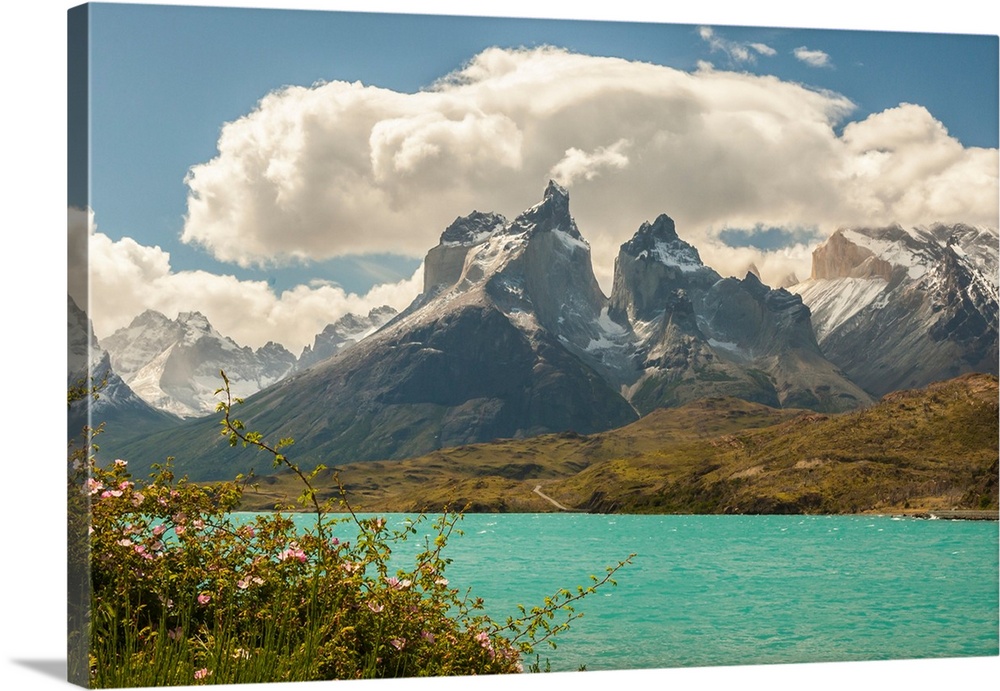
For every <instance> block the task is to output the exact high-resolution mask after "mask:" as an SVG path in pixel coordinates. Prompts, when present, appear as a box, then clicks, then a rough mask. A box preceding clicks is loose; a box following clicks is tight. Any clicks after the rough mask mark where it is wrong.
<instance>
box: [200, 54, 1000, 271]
mask: <svg viewBox="0 0 1000 691" xmlns="http://www.w3.org/2000/svg"><path fill="white" fill-rule="evenodd" d="M853 110H854V104H853V103H851V101H850V100H849V99H847V98H846V97H844V96H842V95H839V94H835V93H830V92H825V91H818V90H814V89H810V88H808V87H806V86H803V85H800V84H795V83H790V82H785V81H782V80H780V79H777V78H775V77H771V76H756V75H751V74H746V73H739V72H731V71H721V70H715V69H713V68H712V67H711V66H710V65H702V66H701V67H700V68H699V69H698V70H697V71H695V72H684V71H680V70H676V69H671V68H668V67H662V66H658V65H652V64H646V63H638V62H629V61H626V60H622V59H617V58H605V57H592V56H587V55H579V54H573V53H569V52H567V51H565V50H561V49H556V48H551V47H545V48H537V49H520V50H507V49H499V48H493V49H489V50H486V51H484V52H482V53H480V54H479V55H477V56H475V57H474V58H473V59H472V60H471V61H470V62H469V63H468V64H467V65H465V66H464V67H463V68H462V69H460V70H458V71H456V72H454V73H452V74H450V75H447V76H446V77H444V78H442V79H441V80H440V81H439V82H438V83H436V84H435V85H433V86H432V87H431V88H429V89H427V90H425V91H421V92H419V93H413V94H407V93H397V92H394V91H389V90H386V89H381V88H377V87H374V86H365V85H362V84H360V83H345V82H331V83H324V84H318V85H315V86H313V87H310V88H305V87H288V88H285V89H282V90H280V91H276V92H274V93H271V94H269V95H268V96H266V97H265V98H264V99H262V100H261V101H260V103H259V105H258V107H257V109H256V110H254V111H253V112H252V113H249V114H248V115H246V116H245V117H243V118H240V119H239V120H237V121H235V122H231V123H228V124H226V125H225V126H224V128H223V130H222V134H221V137H220V139H219V145H218V148H219V153H218V156H217V157H216V158H214V159H212V160H211V161H208V162H207V163H204V164H202V165H197V166H194V167H193V168H192V169H191V170H190V173H189V175H188V179H187V184H188V186H189V190H190V192H189V197H188V217H187V220H186V225H185V228H184V232H183V239H184V241H185V242H189V243H196V244H198V245H201V246H203V247H205V248H207V249H208V250H209V251H211V252H212V253H213V254H214V255H215V256H216V257H217V258H219V259H221V260H224V261H230V262H236V263H238V264H241V265H252V264H267V263H269V262H275V261H283V260H288V259H293V258H307V257H312V258H328V257H333V256H338V255H349V254H359V253H366V252H375V251H379V252H384V251H392V252H397V253H402V254H407V255H411V256H422V255H423V254H424V253H425V252H426V250H427V249H428V248H429V247H431V246H433V245H434V244H435V243H436V241H437V237H438V235H439V234H440V232H441V230H442V229H443V228H444V227H445V226H446V225H447V224H448V223H449V222H451V221H452V220H453V219H454V218H455V217H456V216H458V215H464V214H466V213H468V212H470V211H472V210H473V209H479V210H484V211H485V210H493V211H499V212H502V213H504V214H507V215H510V214H516V213H517V212H519V211H520V210H522V209H523V208H525V207H527V206H529V205H530V204H533V203H534V202H535V201H537V199H538V197H539V195H540V192H541V190H542V188H543V187H544V185H545V183H546V181H547V179H548V178H550V177H554V178H557V179H560V180H561V181H562V182H564V183H567V184H570V185H571V194H572V208H573V212H574V215H575V217H576V219H577V222H578V224H579V226H580V229H581V232H583V234H584V235H585V236H586V237H587V238H588V240H589V241H590V242H591V244H592V246H593V248H594V258H595V264H596V266H595V268H596V271H597V274H598V277H599V279H600V280H601V282H602V285H605V286H608V285H609V284H610V275H611V271H612V266H613V260H614V255H615V254H616V253H617V247H618V245H619V244H620V243H622V242H623V241H625V240H627V239H628V238H629V237H630V236H631V235H632V233H633V232H634V231H635V230H636V228H638V226H639V225H640V224H641V223H642V222H643V221H645V220H649V219H652V218H654V217H655V216H656V215H658V214H659V213H667V214H669V215H671V216H672V217H673V218H674V219H675V220H676V221H677V226H678V229H679V232H680V233H681V235H682V236H683V237H685V238H686V239H689V240H691V241H693V242H695V243H696V244H697V245H699V247H700V248H702V252H703V255H705V257H706V259H707V260H710V261H714V262H715V263H716V268H717V269H719V270H720V271H722V272H724V273H725V272H726V271H729V270H731V271H733V272H736V271H738V270H740V268H741V266H739V265H738V264H740V263H742V262H744V260H745V259H746V258H745V257H743V256H742V254H744V253H734V252H730V251H729V250H727V249H726V248H724V247H723V246H722V245H721V244H720V243H719V242H718V240H717V237H718V233H719V232H721V231H722V230H724V229H726V228H733V227H735V228H753V227H755V226H758V227H760V226H763V227H779V228H786V227H787V228H804V227H805V228H814V229H816V230H817V231H818V232H819V233H821V234H822V233H825V232H830V231H832V230H833V229H834V228H836V227H837V226H838V225H843V224H849V223H887V222H892V221H898V222H901V223H915V224H918V223H931V222H934V221H956V220H961V221H965V222H970V223H984V224H995V223H996V218H997V194H996V191H997V173H996V171H997V151H996V150H995V149H990V150H983V149H972V148H964V147H963V146H962V145H961V143H960V142H958V141H957V140H955V139H954V138H952V137H950V136H949V135H948V133H947V131H946V130H945V129H944V127H943V126H942V125H941V124H940V123H939V122H937V121H936V120H935V119H934V118H933V116H932V115H931V114H930V113H929V112H927V110H926V109H924V108H922V107H920V106H916V105H909V104H901V105H900V106H899V107H898V108H894V109H891V110H889V111H886V112H883V113H878V114H875V115H872V116H871V117H869V118H868V119H866V120H864V121H861V122H853V123H850V124H849V125H847V126H846V128H844V131H843V132H842V134H838V128H839V127H840V126H841V125H842V124H843V123H844V122H845V121H846V118H847V117H848V116H849V114H850V113H851V112H852V111H853ZM756 258H757V260H758V261H759V262H761V263H763V264H765V265H770V264H773V265H774V268H773V269H769V270H765V267H764V266H761V267H760V268H761V270H762V271H765V274H766V273H767V272H768V271H770V273H772V274H774V273H776V272H778V271H780V272H782V273H785V272H786V270H787V269H788V268H790V267H798V269H799V271H805V272H808V248H806V247H805V246H801V247H798V248H787V249H786V250H783V251H782V252H778V253H776V254H770V255H763V256H762V255H759V253H758V256H757V257H756ZM778 265H780V268H779V266H778ZM744 266H745V264H744ZM766 277H767V276H765V278H766ZM772 277H773V276H772Z"/></svg>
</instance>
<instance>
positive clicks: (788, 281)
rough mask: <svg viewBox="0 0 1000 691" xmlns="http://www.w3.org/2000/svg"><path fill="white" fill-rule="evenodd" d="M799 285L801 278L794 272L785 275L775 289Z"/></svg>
mask: <svg viewBox="0 0 1000 691" xmlns="http://www.w3.org/2000/svg"><path fill="white" fill-rule="evenodd" d="M797 283H799V277H798V276H797V275H796V274H795V272H794V271H792V272H790V273H787V274H785V276H784V277H783V278H782V279H781V280H779V281H778V282H777V284H775V286H774V287H775V288H791V287H792V286H793V285H796V284H797Z"/></svg>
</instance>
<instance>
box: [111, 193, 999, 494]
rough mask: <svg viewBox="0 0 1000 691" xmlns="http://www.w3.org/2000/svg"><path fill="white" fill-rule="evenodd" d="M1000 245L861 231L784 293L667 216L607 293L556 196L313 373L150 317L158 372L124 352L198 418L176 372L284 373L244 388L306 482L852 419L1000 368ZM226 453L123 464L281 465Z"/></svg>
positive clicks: (174, 444) (219, 474)
mask: <svg viewBox="0 0 1000 691" xmlns="http://www.w3.org/2000/svg"><path fill="white" fill-rule="evenodd" d="M996 237H997V236H996V231H994V230H991V229H976V228H970V227H967V226H952V227H948V228H946V227H943V226H932V227H930V228H928V229H913V230H903V229H902V228H899V227H892V228H889V229H850V230H848V229H844V230H841V231H838V232H837V233H835V234H834V235H833V236H832V237H831V238H830V239H829V240H828V241H827V242H826V243H824V245H822V246H821V247H819V248H817V250H816V252H815V253H814V258H813V259H814V268H813V275H812V278H811V279H810V280H809V281H806V282H803V283H798V284H796V285H793V286H791V287H790V288H791V289H784V288H772V287H769V286H767V285H765V284H764V283H762V282H761V280H760V279H759V277H758V276H757V275H756V274H755V273H754V272H752V271H750V272H748V273H747V275H746V276H745V277H743V278H742V279H738V278H733V277H728V278H723V277H721V276H720V275H719V274H718V273H717V272H715V271H714V270H713V269H711V268H710V267H708V266H706V265H705V264H704V263H703V262H702V261H701V258H700V256H699V254H698V251H697V249H696V248H695V247H693V246H692V245H690V244H689V243H687V242H685V241H684V240H682V239H681V238H680V237H679V236H678V234H677V231H676V228H675V225H674V222H673V221H672V220H671V219H670V218H669V217H668V216H666V215H661V216H659V217H658V218H656V219H655V220H654V221H653V222H651V223H644V224H643V225H642V226H641V227H640V228H639V229H638V230H637V232H636V233H635V235H634V236H633V237H632V238H631V239H630V240H629V241H628V242H626V243H624V244H623V245H622V246H621V248H620V251H619V254H618V257H617V260H616V262H615V275H614V281H613V287H612V291H611V295H610V296H609V297H605V296H604V294H603V293H602V291H601V290H600V287H599V286H598V284H597V281H596V279H595V277H594V273H593V269H592V264H591V255H590V247H589V245H588V243H587V241H586V240H585V239H584V237H583V235H582V234H581V233H580V230H579V229H578V228H577V225H576V223H575V221H574V219H573V217H572V215H571V214H570V211H569V195H568V193H567V192H566V190H565V189H563V188H562V187H560V186H559V185H557V184H555V183H554V182H550V183H549V185H548V186H547V188H546V189H545V191H544V194H543V198H542V200H541V201H540V202H539V203H537V204H535V205H534V206H532V207H530V208H529V209H526V210H525V211H524V212H522V213H521V214H519V215H518V216H517V217H516V218H514V219H513V220H508V219H506V218H504V217H503V216H502V215H500V214H496V213H485V212H479V211H474V212H473V213H471V214H469V215H468V216H465V217H459V218H457V219H456V220H455V222H454V223H452V224H451V225H449V226H448V227H447V228H446V229H445V230H444V232H443V233H442V235H441V239H440V242H439V244H438V245H437V246H435V247H434V248H432V249H431V250H430V251H429V252H428V253H427V256H426V259H425V263H424V286H423V291H422V292H421V294H420V295H419V296H418V297H417V298H416V299H415V300H414V302H413V303H412V304H411V305H410V306H409V307H408V308H406V309H405V310H404V311H403V312H401V313H399V314H398V315H392V314H390V313H389V312H388V311H382V312H378V313H374V312H373V313H372V314H369V315H368V316H367V317H365V318H361V317H352V318H351V319H350V320H348V321H349V322H350V323H349V324H348V323H345V324H343V325H342V326H343V327H344V328H343V329H340V330H338V329H337V328H334V327H333V326H331V327H328V329H327V330H326V331H324V334H325V335H324V334H321V335H320V336H317V339H316V343H315V344H314V346H312V347H309V348H307V349H306V350H305V351H304V352H303V354H302V356H301V357H300V358H299V360H298V361H296V360H295V358H294V357H293V356H291V354H290V353H288V352H287V351H284V354H281V352H280V351H279V350H278V348H280V346H277V347H274V348H271V350H270V351H268V348H269V346H265V347H264V348H263V349H259V350H258V351H251V350H250V349H248V348H247V349H239V347H238V346H235V344H232V346H231V347H227V346H226V344H225V341H222V342H221V345H219V339H218V338H217V337H214V336H213V338H214V344H213V345H211V347H206V348H204V349H203V350H199V348H200V346H198V343H199V340H200V338H202V337H204V336H201V337H199V338H193V336H192V334H195V335H197V334H202V335H204V334H206V333H210V327H208V326H207V322H206V321H205V320H204V318H203V317H201V318H200V319H199V317H200V315H197V314H196V313H192V314H188V315H183V316H184V317H185V318H184V319H183V320H182V319H181V317H178V320H177V322H182V321H183V322H184V323H183V324H180V325H179V326H182V327H184V328H183V329H181V328H179V326H177V325H175V326H170V325H169V324H168V323H167V322H169V321H170V320H166V318H162V319H160V318H157V317H155V316H153V315H149V314H147V315H140V318H137V320H139V319H142V318H143V317H144V316H145V317H146V320H147V321H149V322H150V323H153V322H155V323H156V324H157V325H158V326H157V329H159V330H160V331H170V333H176V334H177V336H176V337H175V339H174V342H175V345H173V346H172V347H171V348H170V349H169V353H168V354H167V355H162V353H166V352H167V351H165V350H161V351H160V352H161V355H160V356H156V357H153V358H152V359H150V358H149V355H151V354H152V351H153V350H155V349H147V350H143V351H142V352H143V353H144V354H143V356H142V357H141V358H138V359H137V360H136V361H135V362H132V361H131V360H130V359H129V358H126V357H121V359H120V360H119V362H118V364H116V359H115V356H114V353H115V352H116V351H118V352H119V353H124V352H127V351H130V352H138V351H139V350H141V348H138V346H139V345H140V344H142V343H144V342H145V341H144V340H143V337H142V333H144V331H143V329H138V328H137V329H133V326H135V323H133V326H130V327H129V329H126V330H124V332H122V333H121V334H120V338H117V339H116V338H114V337H112V338H111V339H108V341H110V342H111V344H110V345H107V341H106V342H105V344H104V345H105V347H106V348H107V349H108V351H109V352H111V353H112V357H111V364H112V366H113V367H115V368H116V369H120V370H121V371H123V372H125V374H124V375H123V378H124V379H125V380H126V381H130V378H131V381H132V382H133V383H134V382H137V381H138V382H142V381H145V379H144V378H143V377H139V376H138V373H139V372H142V371H144V370H149V371H155V372H157V373H158V376H159V379H158V382H159V383H158V388H159V390H161V391H166V392H167V393H171V395H173V396H174V397H175V398H177V399H179V400H181V401H182V402H183V403H185V405H189V406H190V408H189V409H190V410H198V406H199V405H201V404H200V403H199V401H198V399H197V398H192V397H191V396H190V395H188V391H189V389H190V387H189V386H188V385H185V384H178V386H177V388H176V391H169V390H167V389H165V388H164V375H165V374H167V373H168V372H182V373H184V374H185V375H187V377H188V381H189V380H190V377H191V375H192V374H194V376H195V378H197V377H200V376H202V374H201V372H202V370H200V369H199V365H198V357H204V358H205V361H209V360H211V357H214V356H215V355H218V354H219V353H220V352H226V353H230V354H232V353H243V354H245V355H246V356H247V358H248V359H249V357H250V356H251V355H253V356H255V357H257V358H258V362H266V363H267V366H260V365H258V366H257V367H259V368H258V369H254V368H252V367H249V365H248V366H247V369H245V370H243V372H242V373H238V368H235V367H232V366H231V367H230V368H228V369H227V374H228V375H229V376H230V379H231V380H232V381H233V382H234V387H239V386H243V385H246V384H245V383H244V384H241V383H240V382H241V377H242V381H243V382H249V383H250V385H251V386H252V387H259V388H261V391H260V392H259V393H256V394H254V395H251V396H248V397H247V400H246V403H245V405H244V406H242V407H240V408H239V409H236V410H235V411H234V414H235V415H236V416H238V417H240V418H241V419H242V420H244V421H245V422H246V424H247V426H248V428H250V429H259V430H261V431H263V432H265V434H266V435H267V436H273V437H274V438H278V437H286V436H290V437H293V438H295V440H296V444H295V447H294V456H295V459H296V461H297V462H299V463H300V464H302V465H303V467H306V468H308V467H311V466H314V465H316V464H319V463H321V462H322V463H343V462H348V461H356V460H376V459H400V458H406V457H411V456H416V455H420V454H424V453H427V452H429V451H432V450H434V449H439V448H443V447H448V446H458V445H462V444H469V443H474V442H482V441H489V440H492V439H497V438H523V437H531V436H534V435H539V434H545V433H552V432H563V431H573V432H574V433H579V434H590V433H594V432H600V431H603V430H608V429H613V428H617V427H621V426H622V425H625V424H628V423H631V422H633V421H635V420H636V419H638V418H639V417H641V416H644V415H647V414H649V413H650V412H651V411H653V410H656V409H658V408H661V407H672V406H679V405H683V404H686V403H689V402H691V401H695V400H698V399H702V398H705V397H709V396H732V397H735V398H738V399H742V400H746V401H751V402H755V403H762V404H765V405H768V406H771V407H774V408H779V407H784V408H807V409H812V410H815V411H819V412H824V413H837V412H842V411H846V410H852V409H855V408H859V407H865V406H868V405H870V404H871V403H872V401H873V400H874V398H873V397H877V396H880V395H882V394H883V393H885V392H886V391H891V390H895V389H896V388H902V387H903V386H919V385H921V384H922V383H926V381H933V380H935V379H940V378H943V377H945V376H953V374H957V373H961V372H964V371H984V372H989V373H993V374H995V373H996V370H997V355H996V353H997V288H996V286H997V279H996V266H997V240H996ZM991 272H992V273H991ZM859 295H860V296H861V297H857V296H859ZM839 296H841V297H839ZM160 316H161V317H162V315H160ZM164 320H165V321H164ZM177 322H174V323H175V324H176V323H177ZM139 326H142V324H140V325H139ZM182 334H183V336H182ZM348 334H353V335H354V336H348ZM363 334H365V335H364V337H358V336H360V335H363ZM119 344H127V347H126V346H123V347H122V349H121V350H119ZM269 345H271V344H269ZM345 346H349V347H345ZM233 348H235V350H234V349H233ZM281 350H284V349H281ZM175 351H177V355H175V354H174V353H175ZM261 351H264V354H268V353H270V355H269V357H267V358H265V357H261V356H260V355H258V354H260V353H261ZM199 353H200V354H201V355H199ZM182 355H183V357H181V356H182ZM210 356H211V357H210ZM173 357H177V358H178V359H177V364H174V365H171V366H170V367H173V369H170V368H169V367H168V366H167V364H166V363H168V362H169V361H170V360H171V358H173ZM157 358H160V359H159V360H157ZM141 360H145V362H146V363H147V364H144V365H140V361H141ZM154 361H155V362H157V364H156V365H155V366H154V365H151V364H150V363H153V362H154ZM212 363H213V364H212V367H213V368H215V371H217V368H216V367H215V366H216V364H218V360H212ZM302 363H305V364H306V365H309V366H308V367H307V368H306V369H302V368H301V366H302ZM297 365H298V366H297ZM267 367H274V369H267ZM150 368H152V369H150ZM282 368H283V369H282ZM207 372H208V370H207V368H206V370H205V374H204V376H205V377H208V374H207ZM272 377H273V379H271V378H272ZM181 380H183V377H179V378H177V379H176V380H174V379H171V378H170V377H166V381H167V383H168V384H169V383H170V382H171V381H181ZM272 381H273V383H272ZM204 383H205V384H208V381H207V380H205V382H204ZM218 383H219V382H218V380H216V381H215V382H214V384H213V386H212V390H213V391H214V388H216V387H217V386H218ZM185 386H188V388H185ZM140 390H143V391H146V389H142V388H141V387H140ZM152 390H153V391H154V393H155V390H156V389H155V388H153V389H152ZM178 393H180V394H184V395H187V398H184V396H181V395H178ZM234 395H241V394H240V389H239V388H236V390H235V391H234ZM213 407H214V402H213ZM223 442H224V440H221V439H220V438H219V434H218V420H217V418H216V416H214V415H212V416H209V417H207V418H203V419H193V420H190V421H187V422H185V423H184V424H183V426H181V427H172V428H169V429H167V428H165V429H164V431H162V432H161V433H158V434H152V435H144V437H143V438H142V439H136V440H135V441H133V442H132V443H129V444H124V445H122V447H121V448H120V449H117V450H116V451H115V453H117V454H119V455H122V456H123V457H125V456H126V454H130V456H129V457H136V456H139V457H142V458H144V459H147V462H156V461H157V460H162V459H157V458H156V457H155V454H157V453H162V452H161V451H160V449H164V448H169V449H171V453H172V454H173V455H175V456H176V457H177V459H178V460H177V464H178V469H179V470H181V471H182V472H186V473H188V474H190V475H191V477H192V478H194V479H223V478H228V477H232V476H233V475H234V474H236V473H238V472H245V471H246V470H247V469H248V468H249V467H252V466H256V465H257V464H258V463H259V462H260V461H259V459H258V458H257V457H256V456H254V455H253V454H250V453H249V452H241V451H239V450H232V449H230V448H229V446H228V444H225V443H223Z"/></svg>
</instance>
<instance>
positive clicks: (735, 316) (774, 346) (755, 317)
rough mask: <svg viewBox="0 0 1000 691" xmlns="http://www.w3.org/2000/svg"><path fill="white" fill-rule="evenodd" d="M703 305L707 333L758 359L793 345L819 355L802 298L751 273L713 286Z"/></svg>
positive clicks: (727, 279) (724, 280)
mask: <svg viewBox="0 0 1000 691" xmlns="http://www.w3.org/2000/svg"><path fill="white" fill-rule="evenodd" d="M704 304H705V312H704V330H705V332H706V334H708V335H709V336H710V337H712V338H715V339H717V340H718V341H721V342H729V343H735V344H737V345H739V346H740V348H742V349H744V350H746V351H747V352H751V351H752V352H754V353H755V354H756V355H758V356H759V355H763V354H765V353H771V352H775V353H776V352H779V351H781V350H783V349H785V348H787V347H791V346H794V347H806V348H808V349H809V350H815V351H816V352H817V353H818V352H819V349H818V346H817V345H816V339H815V337H814V335H813V329H812V322H811V321H810V318H809V317H810V315H809V308H808V307H806V306H805V304H804V303H803V302H802V298H801V297H799V296H798V295H796V294H794V293H790V292H788V291H787V290H785V289H784V288H777V289H773V288H771V287H770V286H768V285H766V284H764V283H762V282H761V280H760V279H759V278H757V277H756V276H755V275H753V274H752V273H750V272H747V275H746V276H745V277H744V278H743V280H738V279H735V278H726V279H723V280H721V281H719V282H718V283H716V284H715V285H713V286H712V288H711V290H710V291H709V292H708V294H707V295H706V296H705V303H704Z"/></svg>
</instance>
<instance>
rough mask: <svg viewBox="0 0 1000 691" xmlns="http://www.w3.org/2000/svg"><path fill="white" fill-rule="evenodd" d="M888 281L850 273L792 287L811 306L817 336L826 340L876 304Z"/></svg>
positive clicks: (791, 289) (790, 289)
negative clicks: (864, 310) (840, 327)
mask: <svg viewBox="0 0 1000 691" xmlns="http://www.w3.org/2000/svg"><path fill="white" fill-rule="evenodd" d="M887 285H888V282H887V281H885V280H884V279H882V278H850V277H848V278H834V279H820V280H809V281H805V282H803V283H800V284H798V285H795V286H791V287H790V288H789V289H788V290H789V291H791V292H794V293H797V294H798V295H799V296H801V297H802V301H803V302H804V303H806V305H808V306H809V309H810V310H811V312H812V320H813V327H814V329H815V332H816V339H817V340H819V341H820V342H822V340H823V338H825V337H826V335H827V334H829V333H830V332H831V331H833V330H834V329H836V328H837V327H838V326H840V325H841V324H843V323H844V322H846V321H847V320H848V319H850V318H851V317H853V316H854V315H855V314H857V313H858V312H860V311H861V310H863V309H864V308H866V307H868V306H869V305H872V304H874V303H875V301H876V300H877V299H878V298H879V296H880V295H881V294H882V291H884V290H885V288H886V286H887Z"/></svg>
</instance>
